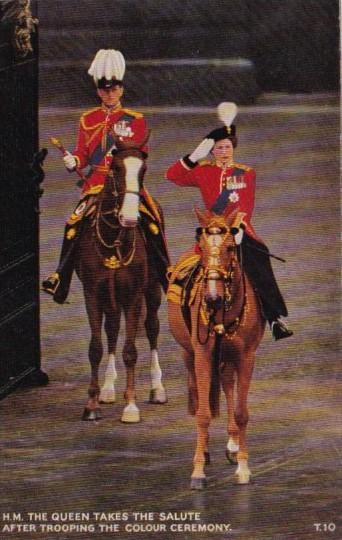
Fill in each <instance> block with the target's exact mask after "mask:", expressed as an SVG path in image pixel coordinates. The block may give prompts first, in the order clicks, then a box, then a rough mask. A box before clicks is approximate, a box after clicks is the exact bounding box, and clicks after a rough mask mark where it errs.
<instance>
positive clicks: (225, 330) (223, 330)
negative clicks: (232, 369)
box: [197, 261, 249, 345]
mask: <svg viewBox="0 0 342 540" xmlns="http://www.w3.org/2000/svg"><path fill="white" fill-rule="evenodd" d="M233 262H234V261H233ZM213 269H214V268H213V267H210V268H208V269H206V272H205V278H204V280H203V282H204V281H205V280H206V279H208V277H207V276H208V273H209V271H212V270H213ZM215 270H216V271H217V272H218V273H219V274H221V275H222V276H223V281H224V299H223V308H222V311H223V317H222V323H216V321H215V318H216V315H217V312H218V311H219V309H216V310H211V312H210V313H209V312H208V305H207V302H206V300H205V299H204V296H203V287H202V288H201V302H200V304H199V309H198V314H197V339H198V341H199V343H201V345H205V344H206V343H207V342H208V340H209V337H213V336H215V335H216V334H219V335H222V336H223V335H224V337H225V338H226V339H228V340H232V339H233V338H234V337H235V335H236V333H237V331H238V329H239V327H240V326H242V327H243V326H244V323H245V319H246V314H247V313H248V312H249V306H248V299H247V293H246V281H245V274H244V272H243V269H241V277H240V280H239V283H238V290H237V292H236V293H235V295H234V296H233V294H232V291H231V288H230V286H231V285H232V284H233V276H234V265H233V263H232V265H231V267H230V268H229V269H228V270H225V269H224V268H223V267H215ZM241 282H242V284H243V303H242V306H241V310H240V313H239V315H238V316H237V317H236V318H235V319H234V320H233V321H232V322H231V323H230V324H229V325H228V326H226V324H225V315H226V313H227V312H228V311H229V310H230V309H231V308H232V306H233V303H234V298H235V297H236V295H237V294H238V292H239V289H240V286H241ZM220 308H221V306H220ZM200 317H201V318H202V321H203V323H204V325H205V326H207V328H208V330H207V336H206V338H205V340H204V341H201V338H200V332H199V319H200Z"/></svg>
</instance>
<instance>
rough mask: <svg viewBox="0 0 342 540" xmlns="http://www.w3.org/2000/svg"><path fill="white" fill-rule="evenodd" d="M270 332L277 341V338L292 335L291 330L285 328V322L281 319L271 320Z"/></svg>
mask: <svg viewBox="0 0 342 540" xmlns="http://www.w3.org/2000/svg"><path fill="white" fill-rule="evenodd" d="M271 332H272V336H273V339H274V341H277V340H278V339H283V338H287V337H291V336H292V335H293V332H292V330H290V329H289V328H287V326H286V324H285V323H284V322H283V321H279V319H277V320H276V321H273V322H272V324H271Z"/></svg>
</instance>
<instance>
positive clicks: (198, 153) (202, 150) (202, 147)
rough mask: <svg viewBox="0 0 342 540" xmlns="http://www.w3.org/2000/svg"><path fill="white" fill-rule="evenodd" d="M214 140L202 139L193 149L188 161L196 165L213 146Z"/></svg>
mask: <svg viewBox="0 0 342 540" xmlns="http://www.w3.org/2000/svg"><path fill="white" fill-rule="evenodd" d="M214 144H215V141H214V139H203V141H202V142H201V143H200V144H199V145H198V146H197V148H195V150H194V151H193V152H192V154H190V155H189V159H190V160H191V161H192V162H193V163H196V161H198V160H200V159H204V158H205V157H206V156H207V155H208V154H209V152H210V150H211V149H212V147H213V146H214Z"/></svg>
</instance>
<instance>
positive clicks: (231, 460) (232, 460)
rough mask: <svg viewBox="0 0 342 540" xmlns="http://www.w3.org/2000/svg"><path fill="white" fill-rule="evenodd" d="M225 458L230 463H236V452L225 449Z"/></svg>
mask: <svg viewBox="0 0 342 540" xmlns="http://www.w3.org/2000/svg"><path fill="white" fill-rule="evenodd" d="M226 458H227V460H228V461H229V463H230V464H231V465H237V462H238V461H237V452H230V451H229V450H228V449H227V450H226Z"/></svg>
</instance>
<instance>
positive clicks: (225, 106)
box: [217, 101, 238, 127]
mask: <svg viewBox="0 0 342 540" xmlns="http://www.w3.org/2000/svg"><path fill="white" fill-rule="evenodd" d="M237 113H238V108H237V106H236V104H235V103H232V102H228V101H224V102H223V103H220V104H219V105H218V106H217V114H218V117H219V119H220V120H221V122H223V123H224V124H225V125H226V126H227V127H230V126H231V125H232V123H233V121H234V118H235V116H236V115H237Z"/></svg>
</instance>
